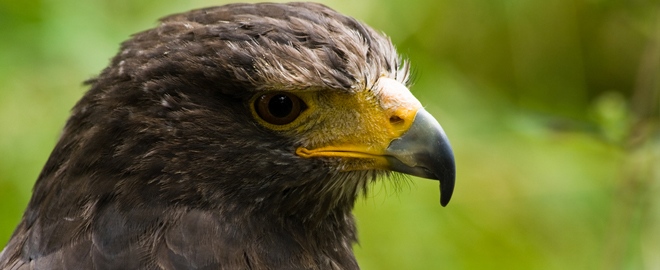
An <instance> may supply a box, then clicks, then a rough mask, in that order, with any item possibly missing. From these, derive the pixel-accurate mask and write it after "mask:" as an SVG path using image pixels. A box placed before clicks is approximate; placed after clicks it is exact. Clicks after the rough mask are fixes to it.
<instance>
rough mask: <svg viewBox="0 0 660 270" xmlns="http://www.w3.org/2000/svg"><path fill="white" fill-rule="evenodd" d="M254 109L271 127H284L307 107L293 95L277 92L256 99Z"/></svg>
mask: <svg viewBox="0 0 660 270" xmlns="http://www.w3.org/2000/svg"><path fill="white" fill-rule="evenodd" d="M254 108H255V110H256V111H257V115H259V117H261V119H263V120H264V121H266V122H268V123H270V124H273V125H286V124H288V123H291V122H293V120H296V118H298V116H299V115H300V113H301V112H302V111H304V110H305V109H306V108H307V105H305V103H304V102H303V101H302V100H300V98H299V97H297V96H295V95H292V94H289V93H283V92H277V93H269V94H265V95H263V96H260V97H258V98H257V100H256V101H255V102H254Z"/></svg>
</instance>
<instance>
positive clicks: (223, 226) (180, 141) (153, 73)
mask: <svg viewBox="0 0 660 270" xmlns="http://www.w3.org/2000/svg"><path fill="white" fill-rule="evenodd" d="M86 83H87V85H89V91H88V92H87V93H86V94H85V95H84V96H83V97H82V99H81V100H80V101H79V102H78V103H77V104H76V105H75V106H74V108H73V109H72V112H71V116H70V118H69V119H68V121H67V123H66V125H65V127H64V130H63V132H62V135H61V137H60V139H59V141H58V142H57V144H56V146H55V148H54V150H53V151H52V153H51V155H50V157H49V159H48V161H47V162H46V164H45V166H44V168H43V170H42V172H41V174H40V175H39V178H38V179H37V181H36V184H35V186H34V190H33V195H32V198H31V200H30V203H29V205H28V207H27V210H26V211H25V213H24V215H23V218H22V220H21V222H20V224H19V225H18V227H17V228H16V230H15V232H14V234H13V236H12V237H11V240H10V241H9V243H8V244H7V246H6V247H5V249H4V250H3V251H2V253H1V254H0V268H1V269H357V268H358V264H357V262H356V260H355V257H354V255H353V251H352V244H354V243H355V242H356V241H357V238H356V225H355V221H354V218H353V216H352V214H351V211H352V209H353V205H354V203H355V201H356V199H357V198H358V197H359V196H360V195H361V194H363V193H365V192H366V191H367V188H368V186H369V184H370V183H372V182H374V181H376V180H377V179H380V178H381V177H380V176H386V175H388V174H390V172H399V173H405V174H410V175H414V176H420V177H425V178H430V179H436V180H439V181H440V191H441V199H440V203H441V204H442V205H443V206H444V205H446V204H447V203H448V202H449V199H450V197H451V194H452V191H453V189H454V178H455V165H454V158H453V153H452V149H451V147H450V145H449V141H448V139H447V137H446V135H445V133H444V131H443V130H442V128H441V126H440V125H439V124H438V122H437V121H436V120H435V119H434V118H433V117H432V116H431V115H430V114H429V113H428V112H427V111H425V110H424V108H423V107H422V105H421V103H420V102H419V101H418V100H417V99H416V98H415V97H414V96H413V95H412V94H411V93H410V91H409V90H408V84H409V64H408V62H407V61H405V60H403V59H402V58H401V57H400V56H399V55H398V54H397V52H396V50H395V48H394V46H393V45H392V43H391V41H390V40H389V39H388V38H386V37H385V36H384V35H382V34H380V33H378V32H376V31H374V30H373V29H372V28H370V27H368V26H366V25H364V24H363V23H361V22H359V21H357V20H355V19H353V18H350V17H347V16H344V15H341V14H339V13H337V12H336V11H334V10H332V9H330V8H328V7H326V6H323V5H320V4H313V3H288V4H272V3H262V4H231V5H225V6H220V7H211V8H205V9H199V10H193V11H189V12H186V13H181V14H175V15H171V16H168V17H165V18H163V19H161V21H160V24H159V25H158V26H157V27H155V28H153V29H150V30H147V31H144V32H141V33H138V34H135V35H134V36H133V37H132V38H131V39H129V40H128V41H126V42H124V43H123V44H122V45H121V48H120V50H119V53H118V54H117V55H116V56H115V57H114V58H113V59H112V60H111V63H110V64H109V66H108V67H107V68H105V69H104V70H103V71H102V72H101V74H100V75H99V76H98V77H96V78H94V79H91V80H89V81H87V82H86Z"/></svg>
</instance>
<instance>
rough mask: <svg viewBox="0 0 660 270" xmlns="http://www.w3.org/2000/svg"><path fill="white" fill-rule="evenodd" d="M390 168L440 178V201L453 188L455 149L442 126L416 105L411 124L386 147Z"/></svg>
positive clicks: (443, 203) (448, 198) (444, 198)
mask: <svg viewBox="0 0 660 270" xmlns="http://www.w3.org/2000/svg"><path fill="white" fill-rule="evenodd" d="M385 155H386V159H387V161H388V163H389V166H390V169H391V170H393V171H397V172H402V173H406V174H410V175H414V176H419V177H424V178H428V179H434V180H439V181H440V204H441V205H442V206H446V205H447V203H449V200H450V199H451V195H452V193H453V192H454V182H455V178H456V166H455V164H454V153H453V151H452V149H451V145H450V144H449V139H447V135H446V134H445V132H444V130H443V129H442V127H441V126H440V124H439V123H438V121H436V120H435V118H434V117H433V116H431V114H429V113H428V112H427V111H426V110H424V109H419V110H418V111H417V114H416V116H415V120H414V121H413V124H412V125H411V126H410V128H409V129H408V131H406V133H404V134H403V135H402V136H401V137H399V138H398V139H395V140H393V141H392V142H391V143H390V145H389V146H388V147H387V149H386V150H385Z"/></svg>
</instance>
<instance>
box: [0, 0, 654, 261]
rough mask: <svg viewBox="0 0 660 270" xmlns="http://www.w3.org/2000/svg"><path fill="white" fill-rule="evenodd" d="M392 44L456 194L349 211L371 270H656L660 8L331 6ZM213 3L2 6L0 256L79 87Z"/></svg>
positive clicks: (377, 196) (389, 190) (396, 191)
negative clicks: (124, 46)
mask: <svg viewBox="0 0 660 270" xmlns="http://www.w3.org/2000/svg"><path fill="white" fill-rule="evenodd" d="M323 2H324V3H325V4H327V5H329V6H332V7H334V8H335V9H338V10H340V11H342V12H344V13H346V14H349V15H351V16H354V17H356V18H359V19H360V20H362V21H365V22H367V23H368V24H370V25H372V26H373V27H374V28H377V29H380V30H382V31H383V32H385V33H387V34H388V35H389V36H390V37H391V38H392V40H393V41H394V43H395V44H397V47H398V48H399V51H400V52H401V53H403V54H405V55H407V56H408V57H409V58H410V59H411V60H412V62H413V65H414V67H415V70H416V74H417V76H416V84H415V86H414V87H413V89H412V90H413V92H414V93H415V95H416V96H417V97H418V98H419V99H420V100H421V101H422V103H424V104H425V105H426V106H427V109H428V110H429V111H430V112H431V113H432V114H434V115H435V116H436V117H437V118H438V120H439V121H440V123H441V124H442V125H443V127H444V128H445V130H446V131H447V133H448V135H449V137H450V139H451V141H452V144H453V146H454V149H455V152H456V160H457V167H458V168H457V169H458V177H457V185H456V190H455V193H454V197H453V200H452V202H451V203H450V204H449V206H448V207H447V208H442V207H440V205H439V202H438V185H437V182H432V181H428V180H422V179H412V180H411V181H404V182H403V184H392V183H391V182H387V181H383V182H382V183H381V184H379V185H377V186H375V187H374V188H373V192H372V193H371V194H370V195H369V196H368V197H367V198H365V199H363V200H361V201H359V202H358V204H357V206H356V208H357V209H356V211H355V214H356V216H357V219H358V226H359V229H360V238H361V243H360V244H359V245H357V246H356V247H355V251H356V253H357V256H358V260H359V261H360V264H361V266H362V267H363V268H364V269H439V268H445V269H657V268H660V200H659V199H658V198H659V195H660V166H659V165H660V164H658V163H659V161H660V131H659V128H660V125H659V124H658V123H659V114H660V111H659V110H660V109H659V105H660V3H659V2H657V1H656V0H634V1H614V0H554V1H523V0H510V1H503V0H495V1H492V0H439V1H430V0H427V1H422V0H407V1H403V0H384V1H383V0H366V1H359V2H357V1H351V0H336V1H323ZM223 3H224V2H223V1H203V0H189V1H156V0H145V1H128V0H112V1H110V0H90V1H73V0H57V1H55V0H24V1H13V0H0V246H2V245H4V243H6V241H7V240H8V239H9V237H10V235H11V233H12V231H13V229H14V227H15V226H16V224H17V223H18V221H19V219H20V217H21V214H22V212H23V210H24V208H25V206H26V205H27V202H28V200H29V198H30V190H31V187H32V185H33V183H34V180H35V179H36V178H37V176H38V174H39V172H40V170H41V167H42V166H43V164H44V163H45V161H46V159H47V157H48V155H49V154H50V151H51V149H52V148H53V146H54V144H55V142H56V140H57V137H58V134H59V130H60V129H61V127H62V126H63V124H64V122H65V120H66V118H67V115H68V110H69V109H70V108H71V107H72V106H73V105H74V103H75V102H76V101H77V100H78V99H79V98H80V97H81V96H82V94H83V93H84V91H85V88H84V87H83V86H82V84H81V83H82V81H84V80H86V79H88V78H90V77H93V76H94V75H95V74H97V73H99V72H100V71H101V70H102V69H103V67H105V66H106V64H107V63H108V60H109V58H110V57H112V56H113V55H114V54H115V53H116V51H117V49H118V46H119V43H120V42H121V41H123V40H125V39H127V38H128V37H129V35H130V34H132V33H135V32H138V31H141V30H144V29H147V28H150V27H153V26H155V24H156V23H155V22H156V19H157V18H159V17H162V16H164V15H166V14H170V13H174V12H180V11H185V10H188V9H192V8H198V7H204V6H210V5H220V4H223Z"/></svg>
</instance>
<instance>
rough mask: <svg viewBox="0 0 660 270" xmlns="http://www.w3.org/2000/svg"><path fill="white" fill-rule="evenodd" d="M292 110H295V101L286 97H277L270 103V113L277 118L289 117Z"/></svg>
mask: <svg viewBox="0 0 660 270" xmlns="http://www.w3.org/2000/svg"><path fill="white" fill-rule="evenodd" d="M291 110H293V101H292V100H291V99H290V98H289V97H287V96H285V95H276V96H274V97H273V98H271V99H270V101H269V102H268V111H270V114H271V115H273V116H275V117H277V118H283V117H286V116H288V115H289V114H290V113H291Z"/></svg>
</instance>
